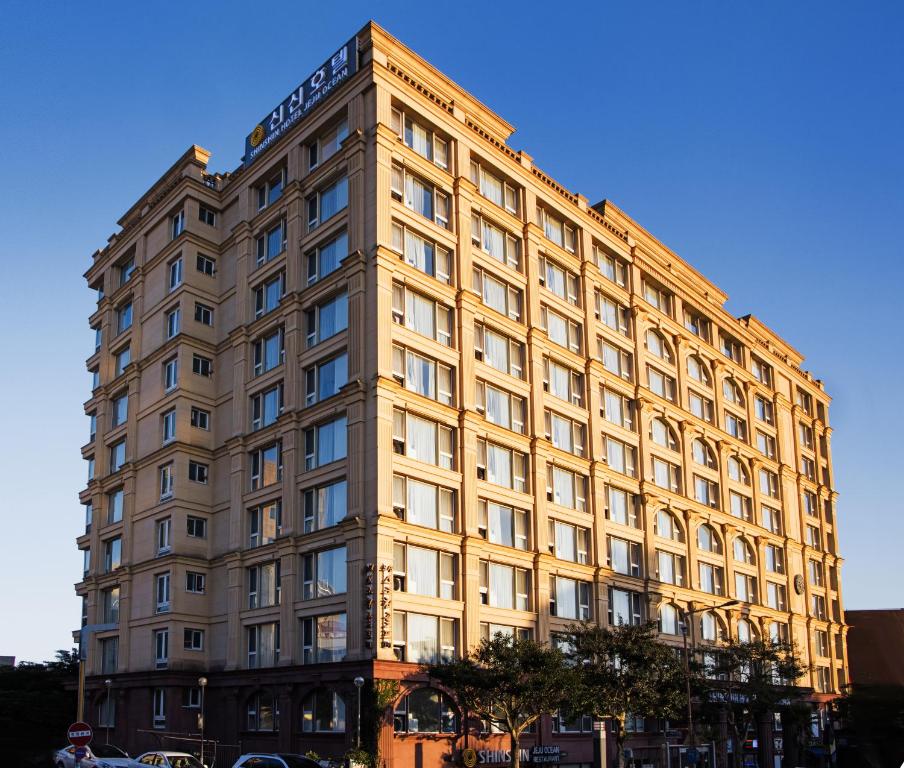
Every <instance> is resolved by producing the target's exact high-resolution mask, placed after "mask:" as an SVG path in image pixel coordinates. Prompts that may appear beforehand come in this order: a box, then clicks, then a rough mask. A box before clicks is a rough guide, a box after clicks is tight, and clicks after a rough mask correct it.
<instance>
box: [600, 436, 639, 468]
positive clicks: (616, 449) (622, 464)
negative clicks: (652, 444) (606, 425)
mask: <svg viewBox="0 0 904 768" xmlns="http://www.w3.org/2000/svg"><path fill="white" fill-rule="evenodd" d="M603 449H604V451H605V454H604V456H603V460H604V461H605V462H606V463H607V464H608V465H609V468H610V469H613V470H615V471H616V472H621V474H623V475H627V476H628V477H636V476H637V470H636V466H635V464H636V457H637V449H636V448H635V447H634V446H633V445H628V444H627V443H623V442H622V441H621V440H616V439H615V438H614V437H609V436H608V435H605V436H604V439H603Z"/></svg>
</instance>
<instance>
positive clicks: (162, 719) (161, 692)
mask: <svg viewBox="0 0 904 768" xmlns="http://www.w3.org/2000/svg"><path fill="white" fill-rule="evenodd" d="M153 726H154V728H166V690H165V689H164V688H155V689H154V696H153Z"/></svg>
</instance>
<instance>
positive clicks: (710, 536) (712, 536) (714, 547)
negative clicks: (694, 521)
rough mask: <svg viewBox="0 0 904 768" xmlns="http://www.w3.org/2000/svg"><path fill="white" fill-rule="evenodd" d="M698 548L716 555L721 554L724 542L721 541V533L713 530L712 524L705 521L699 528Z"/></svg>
mask: <svg viewBox="0 0 904 768" xmlns="http://www.w3.org/2000/svg"><path fill="white" fill-rule="evenodd" d="M697 548H698V549H699V550H700V551H701V552H710V553H712V554H714V555H718V554H721V552H722V544H721V542H720V541H719V535H718V534H717V533H716V532H715V530H713V528H712V526H709V525H706V524H705V523H704V524H703V525H701V526H700V527H699V528H698V529H697Z"/></svg>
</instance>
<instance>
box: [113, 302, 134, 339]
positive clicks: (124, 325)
mask: <svg viewBox="0 0 904 768" xmlns="http://www.w3.org/2000/svg"><path fill="white" fill-rule="evenodd" d="M131 327H132V302H131V301H128V302H126V303H125V304H123V305H122V306H121V307H119V309H117V310H116V332H117V333H123V332H124V331H127V330H129V328H131Z"/></svg>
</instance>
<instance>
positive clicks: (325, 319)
mask: <svg viewBox="0 0 904 768" xmlns="http://www.w3.org/2000/svg"><path fill="white" fill-rule="evenodd" d="M346 328H348V294H347V293H340V294H339V295H338V296H334V297H333V298H331V299H329V300H327V301H325V302H322V303H321V304H319V305H317V306H316V307H312V308H311V309H308V310H306V311H305V333H306V339H307V346H308V347H313V346H314V345H315V344H318V343H320V342H321V341H323V340H325V339H328V338H330V337H332V336H335V335H336V334H337V333H339V332H340V331H344V330H345V329H346Z"/></svg>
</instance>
